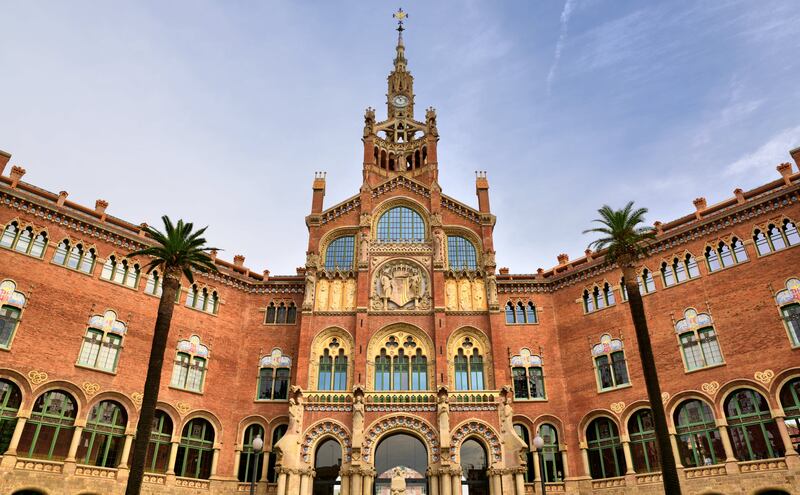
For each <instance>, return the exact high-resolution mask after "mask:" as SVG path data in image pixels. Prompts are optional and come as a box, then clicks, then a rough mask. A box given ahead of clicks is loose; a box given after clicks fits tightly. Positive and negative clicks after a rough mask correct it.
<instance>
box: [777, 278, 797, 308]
mask: <svg viewBox="0 0 800 495" xmlns="http://www.w3.org/2000/svg"><path fill="white" fill-rule="evenodd" d="M775 299H776V300H777V301H778V304H780V305H781V306H783V305H784V304H792V303H800V280H798V279H796V278H790V279H789V280H787V281H786V288H785V289H783V290H782V291H780V292H778V293H777V294H775Z"/></svg>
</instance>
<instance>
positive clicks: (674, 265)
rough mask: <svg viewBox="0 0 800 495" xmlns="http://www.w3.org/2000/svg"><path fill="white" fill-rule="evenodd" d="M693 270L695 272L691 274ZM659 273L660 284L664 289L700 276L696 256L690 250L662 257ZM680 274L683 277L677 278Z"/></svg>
mask: <svg viewBox="0 0 800 495" xmlns="http://www.w3.org/2000/svg"><path fill="white" fill-rule="evenodd" d="M693 271H694V272H696V273H695V274H692V272H693ZM659 273H661V284H662V285H663V287H664V288H665V289H669V288H670V287H675V286H677V285H681V284H684V283H686V282H691V281H692V280H696V279H698V278H700V277H701V276H702V274H701V273H700V264H699V263H698V262H697V257H696V256H695V255H694V254H692V253H691V252H690V251H683V252H682V253H680V254H675V255H672V256H669V257H667V258H663V259H662V260H661V263H660V264H659ZM681 276H683V277H685V278H684V279H683V280H679V278H680V277H681ZM668 280H671V282H668Z"/></svg>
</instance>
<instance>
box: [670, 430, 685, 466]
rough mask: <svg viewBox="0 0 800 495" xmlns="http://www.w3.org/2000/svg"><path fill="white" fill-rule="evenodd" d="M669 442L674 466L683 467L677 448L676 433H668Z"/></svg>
mask: <svg viewBox="0 0 800 495" xmlns="http://www.w3.org/2000/svg"><path fill="white" fill-rule="evenodd" d="M669 443H670V445H672V457H674V458H675V467H676V468H679V469H683V463H682V462H681V451H680V449H678V435H676V434H672V435H670V436H669Z"/></svg>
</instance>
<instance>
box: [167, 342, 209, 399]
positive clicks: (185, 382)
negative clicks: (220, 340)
mask: <svg viewBox="0 0 800 495" xmlns="http://www.w3.org/2000/svg"><path fill="white" fill-rule="evenodd" d="M208 355H209V350H208V347H207V346H205V345H203V344H202V343H201V342H200V337H198V336H197V335H192V336H191V338H189V340H181V341H178V350H177V353H176V356H175V361H174V363H173V365H172V379H171V380H170V386H171V387H174V388H180V389H183V390H188V391H191V392H202V391H203V383H204V382H205V377H206V366H207V363H208Z"/></svg>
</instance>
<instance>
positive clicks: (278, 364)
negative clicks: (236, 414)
mask: <svg viewBox="0 0 800 495" xmlns="http://www.w3.org/2000/svg"><path fill="white" fill-rule="evenodd" d="M291 367H292V358H290V357H289V356H285V355H284V354H283V352H282V351H281V350H280V349H278V348H277V347H276V348H275V349H272V352H271V353H270V354H269V355H267V356H263V357H262V358H261V359H259V361H258V396H257V397H256V400H286V399H288V397H289V377H290V376H291Z"/></svg>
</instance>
